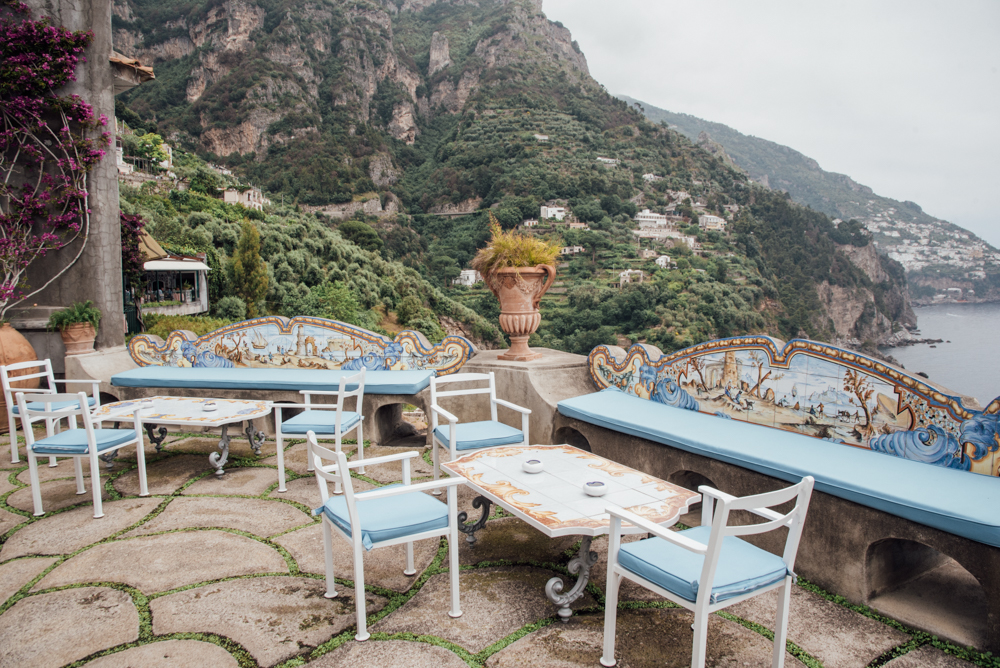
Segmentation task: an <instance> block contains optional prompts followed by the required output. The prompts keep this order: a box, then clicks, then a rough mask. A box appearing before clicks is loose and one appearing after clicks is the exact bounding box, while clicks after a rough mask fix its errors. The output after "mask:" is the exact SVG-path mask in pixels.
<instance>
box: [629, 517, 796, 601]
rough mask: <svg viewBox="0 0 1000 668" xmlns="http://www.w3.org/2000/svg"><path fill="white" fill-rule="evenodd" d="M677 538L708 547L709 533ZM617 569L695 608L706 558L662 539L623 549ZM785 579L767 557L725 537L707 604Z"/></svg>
mask: <svg viewBox="0 0 1000 668" xmlns="http://www.w3.org/2000/svg"><path fill="white" fill-rule="evenodd" d="M678 533H680V535H682V536H685V537H687V538H690V539H692V540H696V541H698V542H699V543H702V544H704V545H708V539H709V536H710V535H711V533H712V527H695V528H693V529H687V530H685V531H680V532H678ZM618 563H619V564H621V565H622V566H623V567H625V568H626V569H627V570H629V571H632V572H633V573H635V574H636V575H638V576H640V577H643V578H645V579H647V580H649V581H650V582H652V583H653V584H656V585H659V586H660V587H663V588H664V589H666V590H667V591H669V592H673V593H674V594H677V595H678V596H680V597H681V598H683V599H685V600H687V601H691V602H692V603H694V602H695V601H696V600H697V599H698V590H699V582H698V580H699V579H700V578H701V570H702V568H703V567H704V565H705V557H703V556H702V555H700V554H695V553H694V552H691V551H689V550H685V549H684V548H683V547H680V546H679V545H675V544H674V543H670V542H668V541H666V540H664V539H662V538H657V537H655V536H654V537H652V538H646V539H645V540H640V541H637V542H635V543H626V544H624V545H622V547H621V550H620V551H619V552H618ZM787 574H788V569H787V568H786V567H785V562H784V561H782V560H781V558H780V557H777V556H775V555H773V554H771V553H770V552H766V551H764V550H762V549H760V548H759V547H755V546H754V545H751V544H750V543H747V542H745V541H742V540H740V539H739V538H737V537H735V536H726V537H725V538H724V539H723V541H722V550H721V551H720V552H719V563H718V564H717V565H716V567H715V582H714V586H713V587H712V595H711V598H710V600H711V602H712V603H718V602H719V601H725V600H727V599H730V598H733V597H734V596H741V595H743V594H748V593H750V592H752V591H756V590H758V589H760V588H762V587H766V586H768V585H771V584H774V583H775V582H780V581H781V580H783V579H784V577H785V575H787Z"/></svg>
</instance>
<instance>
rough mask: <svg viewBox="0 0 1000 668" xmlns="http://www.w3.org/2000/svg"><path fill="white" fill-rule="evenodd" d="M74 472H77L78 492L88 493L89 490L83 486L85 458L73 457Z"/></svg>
mask: <svg viewBox="0 0 1000 668" xmlns="http://www.w3.org/2000/svg"><path fill="white" fill-rule="evenodd" d="M73 472H74V473H75V474H76V493H77V494H86V493H87V490H86V488H85V487H84V486H83V458H82V457H74V458H73Z"/></svg>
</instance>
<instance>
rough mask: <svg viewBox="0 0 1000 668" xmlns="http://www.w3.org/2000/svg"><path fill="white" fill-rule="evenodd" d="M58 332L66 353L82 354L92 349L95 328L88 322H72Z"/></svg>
mask: <svg viewBox="0 0 1000 668" xmlns="http://www.w3.org/2000/svg"><path fill="white" fill-rule="evenodd" d="M59 334H60V335H61V336H62V341H63V345H65V346H66V354H67V355H82V354H83V353H89V352H93V350H94V339H96V338H97V330H95V329H94V326H93V325H91V324H90V323H89V322H77V323H74V324H72V325H70V326H69V327H67V328H66V329H64V330H61V331H60V332H59Z"/></svg>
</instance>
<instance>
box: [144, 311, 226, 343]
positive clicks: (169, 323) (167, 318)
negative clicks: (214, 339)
mask: <svg viewBox="0 0 1000 668" xmlns="http://www.w3.org/2000/svg"><path fill="white" fill-rule="evenodd" d="M142 321H143V324H144V325H145V326H146V333H147V334H152V335H154V336H158V337H160V338H161V339H163V340H166V338H167V337H168V336H170V332H172V331H174V330H177V329H185V330H187V331H189V332H194V333H195V334H196V335H198V336H204V335H205V334H208V333H209V332H214V331H215V330H217V329H219V328H220V327H225V326H226V325H228V324H230V321H229V320H224V319H221V318H211V317H209V316H198V315H160V314H158V313H150V314H148V315H144V316H143V317H142Z"/></svg>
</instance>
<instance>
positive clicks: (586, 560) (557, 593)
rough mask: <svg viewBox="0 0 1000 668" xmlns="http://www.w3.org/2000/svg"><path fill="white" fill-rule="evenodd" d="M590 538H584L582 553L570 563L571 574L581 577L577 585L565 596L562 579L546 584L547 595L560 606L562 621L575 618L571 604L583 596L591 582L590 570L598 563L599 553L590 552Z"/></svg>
mask: <svg viewBox="0 0 1000 668" xmlns="http://www.w3.org/2000/svg"><path fill="white" fill-rule="evenodd" d="M590 540H591V539H590V536H584V537H583V542H582V544H581V545H580V551H579V552H577V553H576V556H575V557H573V558H572V559H570V561H569V572H570V573H571V574H576V573H577V571H579V573H580V574H579V575H577V577H576V584H574V585H573V588H572V589H570V590H569V591H568V592H566V593H565V594H563V593H562V591H563V588H564V587H565V584H564V583H563V581H562V578H560V577H558V576H556V577H554V578H552V579H551V580H549V581H548V582H547V583H545V595H546V596H548V597H549V600H550V601H552V602H553V603H555V604H556V605H558V606H559V617H560V619H561V620H562V621H564V622H568V621H569V618H570V617H572V616H573V611H572V610H570V607H569V606H570V604H571V603H573V601H575V600H577V599H578V598H580V597H581V596H583V593H584V590H585V589H586V588H587V583H588V582H589V581H590V569H591V567H593V565H594V564H596V563H597V553H596V552H591V551H590Z"/></svg>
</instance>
